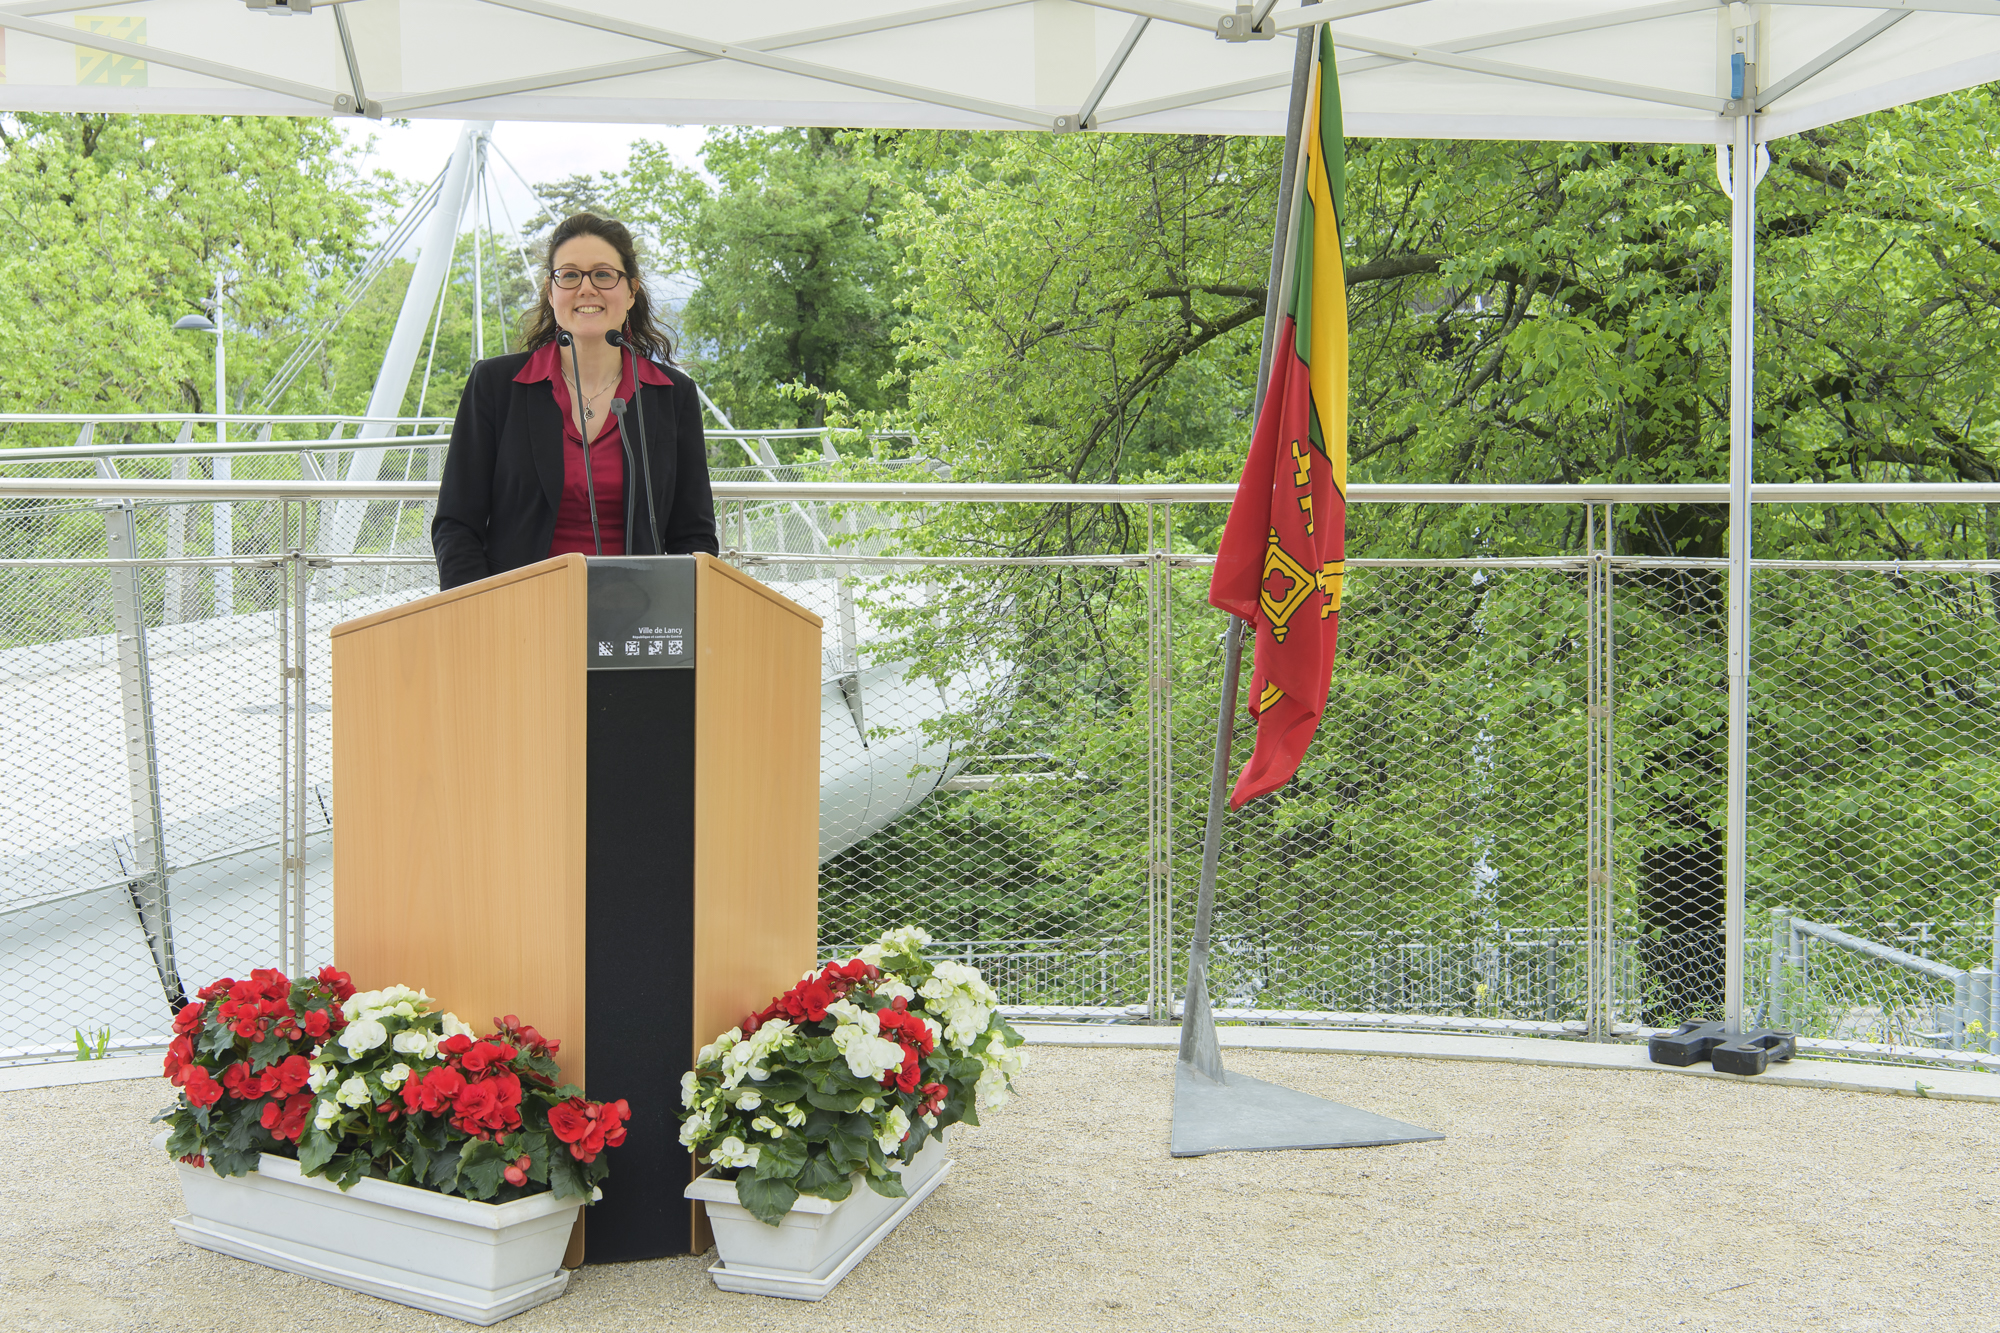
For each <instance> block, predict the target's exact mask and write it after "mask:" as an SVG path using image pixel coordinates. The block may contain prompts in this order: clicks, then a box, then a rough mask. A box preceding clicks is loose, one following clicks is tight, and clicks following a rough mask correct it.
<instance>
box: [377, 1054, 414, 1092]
mask: <svg viewBox="0 0 2000 1333" xmlns="http://www.w3.org/2000/svg"><path fill="white" fill-rule="evenodd" d="M409 1076H410V1067H409V1066H408V1065H406V1064H404V1063H403V1062H402V1061H401V1060H398V1061H396V1063H395V1064H393V1065H390V1066H389V1072H388V1073H386V1074H384V1075H382V1086H383V1088H385V1089H387V1090H388V1091H390V1092H394V1091H395V1090H396V1089H397V1088H400V1087H402V1086H403V1080H404V1079H406V1078H408V1077H409Z"/></svg>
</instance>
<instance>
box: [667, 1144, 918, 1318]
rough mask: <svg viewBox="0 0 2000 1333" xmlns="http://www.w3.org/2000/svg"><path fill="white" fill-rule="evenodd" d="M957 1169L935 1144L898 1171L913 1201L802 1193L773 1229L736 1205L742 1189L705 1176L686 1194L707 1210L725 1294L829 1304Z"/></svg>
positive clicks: (718, 1281) (858, 1192) (863, 1193)
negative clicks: (846, 1279)
mask: <svg viewBox="0 0 2000 1333" xmlns="http://www.w3.org/2000/svg"><path fill="white" fill-rule="evenodd" d="M951 1167H952V1164H951V1163H950V1162H948V1161H946V1160H945V1155H944V1140H943V1139H939V1138H933V1139H931V1140H930V1141H929V1142H927V1143H926V1144H924V1146H923V1149H922V1151H920V1152H918V1153H917V1155H916V1156H915V1157H914V1158H912V1159H911V1160H910V1161H909V1162H908V1163H907V1164H903V1165H900V1166H898V1167H897V1168H896V1169H897V1171H898V1173H899V1174H900V1175H901V1176H902V1179H903V1188H904V1190H905V1191H907V1192H908V1195H909V1197H908V1198H904V1199H885V1198H883V1197H882V1196H881V1195H879V1194H877V1193H876V1192H875V1191H874V1190H872V1189H870V1188H868V1186H867V1184H866V1183H865V1182H863V1181H861V1180H859V1179H856V1180H855V1182H854V1192H853V1193H852V1194H849V1195H848V1196H847V1197H846V1198H845V1199H842V1200H841V1201H840V1202H838V1203H832V1202H829V1201H828V1200H826V1199H821V1198H816V1197H814V1196H812V1195H810V1194H802V1195H800V1196H799V1198H798V1201H797V1202H795V1203H794V1204H793V1205H792V1208H791V1211H790V1212H789V1213H787V1214H785V1217H784V1220H783V1221H782V1222H780V1223H779V1224H778V1225H777V1226H775V1227H771V1226H766V1225H765V1224H764V1223H763V1222H761V1221H759V1220H758V1219H757V1217H756V1215H755V1214H754V1213H752V1212H751V1211H750V1210H749V1209H747V1208H745V1207H744V1206H743V1205H742V1204H740V1203H738V1202H737V1201H736V1182H735V1181H733V1180H722V1179H718V1178H717V1176H716V1174H715V1172H714V1171H712V1170H710V1171H704V1172H703V1173H702V1174H701V1175H700V1176H698V1177H696V1178H695V1181H694V1183H693V1184H691V1185H689V1186H688V1187H687V1197H688V1198H690V1199H699V1200H701V1202H702V1205H703V1206H704V1207H705V1208H706V1209H707V1210H708V1224H709V1226H710V1228H711V1229H713V1230H714V1232H715V1249H716V1254H717V1256H718V1257H719V1258H720V1260H721V1262H720V1263H717V1264H716V1265H715V1266H714V1267H713V1268H711V1269H709V1270H708V1272H709V1276H710V1277H712V1278H713V1279H714V1280H715V1285H716V1286H717V1287H719V1288H721V1289H722V1290H723V1291H740V1292H748V1293H751V1294H753V1295H758V1296H786V1297H790V1298H791V1299H793V1300H799V1301H816V1300H820V1299H822V1298H823V1297H824V1296H825V1295H826V1294H827V1293H828V1292H829V1291H832V1290H833V1289H834V1288H835V1287H837V1286H839V1285H840V1280H841V1279H842V1278H844V1277H846V1276H847V1275H848V1274H849V1273H850V1272H852V1271H853V1269H854V1266H855V1265H856V1264H858V1263H860V1262H861V1261H862V1260H863V1259H864V1258H866V1257H867V1256H868V1253H869V1251H871V1250H873V1249H874V1248H875V1247H876V1246H877V1245H879V1244H880V1243H881V1242H882V1238H883V1237H884V1236H886V1235H888V1234H889V1233H890V1232H891V1231H894V1230H895V1229H896V1224H897V1223H899V1222H901V1221H902V1220H903V1219H904V1218H905V1217H908V1216H909V1215H910V1213H911V1211H912V1210H913V1209H915V1208H916V1206H917V1205H918V1204H920V1203H922V1202H923V1201H924V1200H925V1199H926V1198H928V1197H930V1194H931V1191H933V1190H935V1189H936V1188H937V1187H938V1186H939V1185H940V1184H942V1183H943V1182H944V1178H945V1177H946V1176H947V1175H949V1174H950V1172H951Z"/></svg>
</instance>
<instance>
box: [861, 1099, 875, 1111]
mask: <svg viewBox="0 0 2000 1333" xmlns="http://www.w3.org/2000/svg"><path fill="white" fill-rule="evenodd" d="M861 1113H862V1114H863V1115H873V1114H875V1099H874V1098H873V1097H863V1098H862V1099H861Z"/></svg>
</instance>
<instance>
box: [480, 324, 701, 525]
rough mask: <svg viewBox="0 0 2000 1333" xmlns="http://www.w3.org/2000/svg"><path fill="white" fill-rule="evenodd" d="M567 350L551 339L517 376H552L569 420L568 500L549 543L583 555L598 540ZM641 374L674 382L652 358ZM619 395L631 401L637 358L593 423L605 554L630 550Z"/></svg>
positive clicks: (528, 380)
mask: <svg viewBox="0 0 2000 1333" xmlns="http://www.w3.org/2000/svg"><path fill="white" fill-rule="evenodd" d="M561 354H562V349H561V348H560V347H558V346H556V344H554V343H546V344H544V345H543V346H541V347H539V348H537V349H536V350H535V352H534V354H533V355H531V356H530V357H529V358H528V364H527V365H525V366H523V367H521V373H520V374H518V375H516V376H514V379H515V381H516V382H517V383H520V384H532V383H534V382H535V381H536V380H547V381H548V382H549V387H550V389H552V390H553V391H554V392H555V398H556V406H557V407H558V408H559V409H561V411H562V420H563V450H562V452H563V494H562V504H561V505H560V506H559V507H558V508H557V510H556V535H555V540H554V541H552V542H551V543H550V544H549V554H550V555H563V554H565V553H567V552H570V551H576V552H579V553H580V554H583V555H595V554H597V541H596V539H595V538H593V537H592V536H591V531H590V487H588V486H586V485H585V483H584V478H583V460H584V450H583V436H582V435H580V434H578V433H577V429H576V413H575V412H574V411H573V410H571V406H570V397H569V385H568V383H567V382H566V381H565V380H564V379H563V376H562V370H561V365H560V362H559V360H558V358H559V357H560V356H561ZM638 361H639V378H640V380H642V381H643V382H645V383H647V384H671V383H673V381H672V380H671V379H669V378H668V377H667V375H666V372H664V371H662V370H661V369H660V368H659V367H658V366H657V365H655V364H654V363H653V362H652V361H651V360H649V359H647V358H645V357H640V358H638ZM614 394H615V396H617V397H619V398H623V399H625V401H627V402H630V401H631V400H632V359H631V358H630V357H627V358H625V373H624V374H623V375H622V376H620V377H619V381H618V387H617V389H615V390H613V393H612V394H607V395H605V397H603V398H602V399H600V400H598V401H597V402H596V403H594V404H592V408H593V410H594V411H595V413H596V415H595V416H594V417H592V419H591V421H590V425H591V426H592V427H593V428H600V429H598V434H597V436H596V438H595V439H593V440H592V441H591V444H590V464H591V468H590V471H591V482H592V483H593V484H594V485H595V487H596V490H597V529H598V534H599V535H600V536H602V537H603V539H604V554H606V555H623V554H625V447H624V443H623V441H622V439H621V437H620V436H619V433H618V418H617V417H616V416H615V415H613V413H612V411H611V398H612V396H613V395H614Z"/></svg>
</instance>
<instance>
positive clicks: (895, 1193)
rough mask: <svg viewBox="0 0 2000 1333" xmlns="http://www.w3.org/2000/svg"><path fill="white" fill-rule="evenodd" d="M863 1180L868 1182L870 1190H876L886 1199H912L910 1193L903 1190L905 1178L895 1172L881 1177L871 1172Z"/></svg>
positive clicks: (889, 1172)
mask: <svg viewBox="0 0 2000 1333" xmlns="http://www.w3.org/2000/svg"><path fill="white" fill-rule="evenodd" d="M863 1179H864V1180H866V1181H867V1182H868V1188H869V1189H871V1190H874V1191H875V1192H876V1193H877V1194H879V1195H881V1196H882V1197H883V1198H885V1199H907V1198H909V1197H910V1192H909V1191H908V1190H906V1189H904V1188H903V1178H902V1177H901V1176H899V1175H897V1174H896V1173H895V1172H894V1171H888V1172H885V1173H883V1174H882V1175H879V1176H878V1175H876V1174H875V1173H874V1172H872V1171H871V1172H869V1173H868V1174H867V1175H866V1176H864V1177H863Z"/></svg>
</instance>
